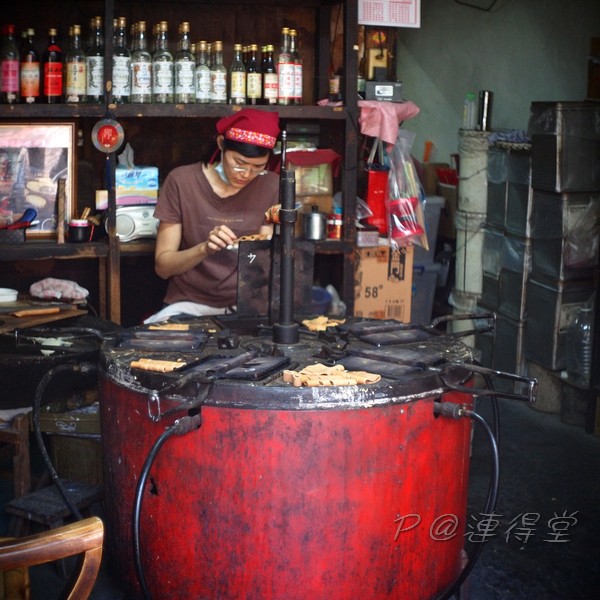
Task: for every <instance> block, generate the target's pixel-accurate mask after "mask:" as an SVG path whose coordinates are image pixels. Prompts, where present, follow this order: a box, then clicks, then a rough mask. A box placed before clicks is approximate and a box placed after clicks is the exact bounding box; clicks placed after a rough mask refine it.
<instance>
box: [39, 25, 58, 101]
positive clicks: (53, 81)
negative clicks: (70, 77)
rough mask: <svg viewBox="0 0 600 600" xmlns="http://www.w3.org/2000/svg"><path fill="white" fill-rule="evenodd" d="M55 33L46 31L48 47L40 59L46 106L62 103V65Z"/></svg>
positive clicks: (53, 30)
mask: <svg viewBox="0 0 600 600" xmlns="http://www.w3.org/2000/svg"><path fill="white" fill-rule="evenodd" d="M56 36H57V31H56V29H54V28H53V27H51V28H50V29H49V30H48V45H47V46H46V49H45V50H44V54H43V58H42V78H43V81H42V83H43V90H44V96H43V100H44V102H45V103H47V104H56V103H59V102H62V95H63V94H62V92H63V63H62V50H61V48H60V46H59V45H58V42H57V41H56Z"/></svg>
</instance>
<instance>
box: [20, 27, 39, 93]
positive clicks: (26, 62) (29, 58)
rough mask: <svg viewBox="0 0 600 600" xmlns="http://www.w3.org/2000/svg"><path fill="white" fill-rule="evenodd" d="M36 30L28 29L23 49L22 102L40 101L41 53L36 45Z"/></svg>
mask: <svg viewBox="0 0 600 600" xmlns="http://www.w3.org/2000/svg"><path fill="white" fill-rule="evenodd" d="M34 38H35V30H34V29H30V28H29V29H27V30H26V37H25V38H24V40H23V47H22V49H21V73H20V84H21V102H24V103H25V104H34V103H35V102H39V101H40V88H41V80H40V55H39V53H38V51H37V49H36V47H35V41H34Z"/></svg>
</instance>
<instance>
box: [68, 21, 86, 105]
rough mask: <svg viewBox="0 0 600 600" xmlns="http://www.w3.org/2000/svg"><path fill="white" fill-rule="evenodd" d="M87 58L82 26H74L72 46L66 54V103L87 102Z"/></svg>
mask: <svg viewBox="0 0 600 600" xmlns="http://www.w3.org/2000/svg"><path fill="white" fill-rule="evenodd" d="M86 97H87V57H86V55H85V52H84V51H83V48H82V47H81V26H80V25H73V30H72V35H71V44H70V46H69V49H68V50H67V53H66V54H65V102H69V103H80V102H85V100H86Z"/></svg>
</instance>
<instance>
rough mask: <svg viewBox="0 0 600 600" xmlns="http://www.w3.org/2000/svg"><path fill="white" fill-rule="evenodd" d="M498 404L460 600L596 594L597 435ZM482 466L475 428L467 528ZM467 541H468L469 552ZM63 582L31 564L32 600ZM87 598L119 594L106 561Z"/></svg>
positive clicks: (103, 599)
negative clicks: (481, 527)
mask: <svg viewBox="0 0 600 600" xmlns="http://www.w3.org/2000/svg"><path fill="white" fill-rule="evenodd" d="M499 409H500V427H501V431H500V456H501V458H500V460H501V475H500V492H499V498H498V503H497V507H496V510H495V513H494V515H493V516H492V515H488V517H489V522H490V523H491V525H492V527H491V529H490V530H489V534H488V535H486V536H485V540H486V541H484V542H478V543H483V548H482V552H481V555H480V558H479V560H478V562H477V563H476V566H475V568H474V570H473V572H472V574H471V576H470V577H469V579H468V582H467V584H466V585H465V586H463V594H462V598H463V599H466V600H592V599H597V598H598V597H599V593H600V592H599V590H600V560H599V558H600V555H599V553H598V548H599V544H598V540H600V518H599V510H598V509H599V508H600V476H599V473H600V438H598V437H594V436H593V435H590V434H588V433H585V431H584V430H583V429H582V428H580V427H576V426H573V425H567V424H565V423H563V422H562V421H561V420H560V418H559V416H557V415H553V414H546V413H543V412H539V411H538V410H534V409H532V408H531V407H530V406H528V405H527V404H525V403H521V402H518V401H509V400H500V401H499ZM477 411H478V412H479V413H480V414H482V415H483V416H484V417H486V419H488V421H489V420H490V419H491V415H492V411H491V401H490V400H487V399H483V400H479V401H478V404H477ZM490 464H491V462H490V453H489V450H488V444H487V441H486V439H485V436H484V435H483V434H482V430H481V428H480V427H477V428H476V430H475V434H474V438H473V453H472V462H471V481H470V500H469V510H468V518H469V519H470V520H471V523H472V525H473V526H476V525H477V524H478V523H482V522H483V520H484V515H482V514H481V513H482V512H483V510H484V506H485V500H486V496H487V490H488V485H489V481H490ZM564 515H566V516H567V519H566V520H565V519H561V520H557V521H556V527H557V528H555V529H552V525H553V524H554V523H555V521H553V519H554V518H555V517H556V516H564ZM562 525H564V527H562V528H561V526H562ZM563 536H564V537H563ZM557 538H558V539H560V540H561V541H557ZM479 539H481V536H480V537H479ZM552 540H554V541H552ZM474 547H475V546H474V545H473V543H468V544H467V551H468V552H471V551H472V550H473V548H474ZM61 583H62V581H61V579H60V578H59V577H58V576H57V574H56V572H55V570H54V568H53V567H52V566H50V567H40V568H36V569H33V572H32V591H33V600H49V599H50V598H52V597H55V596H56V593H55V592H54V590H55V589H58V587H59V586H60V584H61ZM51 594H52V595H51ZM91 598H92V600H121V599H125V595H124V593H123V592H122V591H121V590H120V589H119V587H118V586H117V585H116V584H115V582H114V581H113V580H112V578H111V576H110V574H109V572H108V569H106V568H104V569H103V571H102V572H101V574H100V577H99V579H98V581H97V584H96V586H95V589H94V592H93V594H92V596H91ZM154 600H162V599H157V598H155V599H154ZM183 600H190V599H187V598H186V599H183ZM224 600H226V599H224Z"/></svg>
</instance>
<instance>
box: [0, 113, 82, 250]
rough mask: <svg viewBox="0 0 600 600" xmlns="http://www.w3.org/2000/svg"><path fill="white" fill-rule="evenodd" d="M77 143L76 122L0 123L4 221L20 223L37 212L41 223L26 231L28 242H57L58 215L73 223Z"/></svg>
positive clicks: (0, 208) (0, 186)
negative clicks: (61, 195)
mask: <svg viewBox="0 0 600 600" xmlns="http://www.w3.org/2000/svg"><path fill="white" fill-rule="evenodd" d="M76 141H77V132H76V129H75V123H74V122H56V121H52V122H48V123H41V122H35V123H26V122H21V121H20V122H18V123H17V122H14V123H13V122H11V123H8V122H4V123H2V122H0V217H8V218H11V217H12V219H13V220H17V219H18V218H20V217H21V215H22V214H23V213H24V212H25V210H27V209H28V208H33V209H34V210H35V211H36V213H37V216H36V218H35V220H36V221H37V224H36V225H34V226H32V227H30V228H29V229H27V237H40V238H53V237H56V233H57V225H58V219H59V214H60V218H61V219H63V220H64V221H68V220H70V218H71V216H72V210H73V206H74V198H75V179H76V178H75V168H76V165H75V148H76ZM60 180H64V206H63V202H62V199H61V200H60V201H59V187H61V188H62V186H59V181H60Z"/></svg>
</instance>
